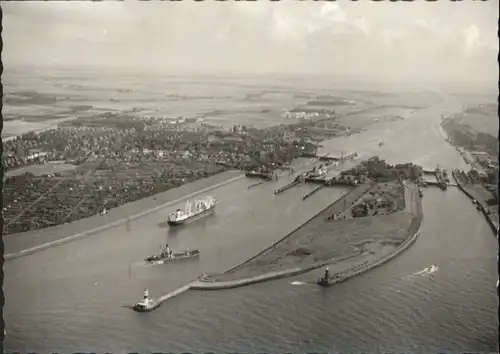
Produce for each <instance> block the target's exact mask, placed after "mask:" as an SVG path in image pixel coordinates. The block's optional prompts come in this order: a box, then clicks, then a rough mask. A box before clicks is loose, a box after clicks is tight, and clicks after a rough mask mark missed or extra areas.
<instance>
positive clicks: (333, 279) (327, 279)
mask: <svg viewBox="0 0 500 354" xmlns="http://www.w3.org/2000/svg"><path fill="white" fill-rule="evenodd" d="M341 281H342V278H341V277H339V276H338V275H333V276H331V275H330V271H329V269H328V268H326V269H325V275H323V276H322V277H321V278H319V279H318V285H320V286H330V285H333V284H337V283H340V282H341Z"/></svg>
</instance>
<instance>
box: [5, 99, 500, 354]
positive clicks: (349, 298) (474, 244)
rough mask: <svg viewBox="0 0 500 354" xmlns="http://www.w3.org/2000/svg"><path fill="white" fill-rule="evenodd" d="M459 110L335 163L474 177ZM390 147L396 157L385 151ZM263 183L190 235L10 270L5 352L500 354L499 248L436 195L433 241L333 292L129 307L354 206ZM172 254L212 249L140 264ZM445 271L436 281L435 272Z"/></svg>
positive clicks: (210, 296) (134, 241) (430, 198)
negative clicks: (333, 207) (405, 165)
mask: <svg viewBox="0 0 500 354" xmlns="http://www.w3.org/2000/svg"><path fill="white" fill-rule="evenodd" d="M459 108H460V107H459V105H457V103H456V102H455V101H452V100H445V101H443V103H442V104H441V105H439V106H436V107H433V108H430V109H427V110H425V111H421V112H419V113H418V114H415V115H414V116H412V117H410V118H408V119H407V120H404V121H398V122H391V123H380V124H379V125H376V126H374V127H372V128H371V129H370V131H367V132H363V133H361V134H357V135H352V136H350V137H347V138H341V139H335V140H333V141H331V142H327V143H325V144H324V145H325V150H326V151H328V149H329V148H330V149H333V148H335V150H336V151H338V149H339V148H340V149H345V150H348V151H353V150H354V151H358V152H360V153H361V154H362V155H363V157H367V156H370V155H373V154H378V155H379V156H382V157H385V158H387V159H388V160H389V161H391V162H392V161H394V162H398V161H407V160H408V159H410V160H412V161H414V162H417V163H421V164H424V165H425V166H426V167H431V168H432V167H434V166H435V165H436V164H440V165H441V166H444V167H447V168H452V167H462V168H463V167H464V165H463V162H462V160H461V158H460V155H459V154H458V153H457V152H456V150H455V149H454V148H453V147H451V146H449V145H448V144H447V143H446V142H445V141H444V140H443V137H442V135H441V134H442V132H440V130H439V119H440V116H441V114H443V113H448V112H449V110H456V109H459ZM381 140H383V141H385V145H384V146H382V147H379V146H378V144H377V143H378V141H381ZM254 182H255V181H249V180H239V181H236V182H234V183H231V184H229V185H226V186H223V187H221V188H219V189H218V190H215V191H213V192H212V193H213V194H214V195H215V197H216V198H217V199H219V200H220V203H219V205H218V207H217V210H216V213H215V214H214V215H213V216H210V217H207V218H206V219H204V220H202V221H200V222H197V223H193V224H191V225H188V226H187V227H184V228H181V229H178V230H177V231H173V230H172V229H168V228H166V227H164V225H162V221H163V220H164V219H165V211H162V212H158V213H153V214H150V215H148V216H146V217H144V218H142V219H139V220H137V221H133V222H131V224H130V225H129V226H128V227H126V226H122V227H117V228H114V229H111V230H108V231H105V232H103V233H101V234H99V235H95V236H91V237H88V238H85V239H81V240H78V241H75V242H72V243H68V244H65V245H62V246H59V247H55V248H51V249H48V250H44V251H41V252H38V253H35V254H32V255H29V256H26V257H22V258H19V259H14V260H12V261H8V262H7V263H5V264H4V273H5V279H4V292H5V298H6V303H5V308H4V319H5V322H6V326H7V338H6V341H5V343H4V344H5V348H6V349H7V350H9V351H14V350H15V351H19V352H29V351H36V352H48V351H53V352H55V351H57V352H59V353H62V352H64V353H66V352H77V351H78V352H84V351H87V352H90V351H94V352H105V351H112V352H133V351H141V352H154V351H164V352H165V351H173V352H179V351H190V352H201V351H203V352H207V351H215V352H228V351H231V352H236V351H251V352H255V351H268V352H271V351H272V352H276V351H279V352H282V351H287V350H288V351H293V352H299V351H300V352H302V351H321V350H322V351H329V352H333V351H349V352H361V351H365V352H372V351H375V350H377V351H401V352H437V351H441V352H442V351H445V350H446V351H457V352H458V351H465V350H475V351H482V352H486V351H494V350H496V349H497V347H498V336H497V328H498V320H497V296H496V289H495V284H496V280H497V260H496V255H497V252H498V249H497V247H498V246H497V240H496V239H495V237H494V236H493V234H492V231H491V230H490V229H489V227H488V225H487V224H486V222H485V220H484V218H483V216H482V215H481V214H480V213H478V212H477V211H476V209H475V208H474V206H473V205H472V204H471V202H470V201H469V200H468V199H467V197H466V196H464V195H463V194H462V193H461V192H460V191H458V190H457V189H456V188H449V190H448V191H446V192H442V191H441V190H439V189H437V188H436V189H433V188H429V189H427V190H425V191H424V193H425V196H424V201H423V202H424V215H425V217H424V225H423V229H422V232H421V234H420V236H419V238H418V240H417V242H416V243H415V245H414V246H412V247H411V248H410V249H409V250H408V251H407V252H405V253H403V254H402V255H401V256H400V257H398V258H396V259H394V260H393V261H391V262H389V263H388V264H386V265H384V266H382V267H380V268H378V269H376V270H374V271H372V272H369V273H366V274H364V275H361V276H359V277H357V278H353V279H352V280H350V281H348V282H346V283H343V284H340V285H338V286H335V287H333V288H330V289H322V288H319V287H317V286H315V285H314V284H311V282H314V281H315V279H316V278H317V276H318V274H317V273H316V274H315V273H310V274H307V275H303V276H300V277H298V278H296V279H284V280H280V281H274V282H268V283H263V284H258V285H253V286H249V287H244V288H240V289H234V290H226V291H216V292H197V291H189V292H187V293H185V294H183V295H181V296H179V297H177V298H175V299H173V300H170V301H168V302H166V303H164V304H163V305H162V306H161V307H160V308H158V309H157V310H156V311H154V312H152V313H149V314H139V313H135V312H133V311H131V310H130V309H128V308H126V307H124V306H125V305H131V304H132V303H134V302H136V301H137V300H138V299H140V298H141V296H142V290H143V288H144V287H148V288H149V290H150V293H151V294H152V295H153V296H154V295H160V294H163V293H165V292H166V291H167V290H169V289H174V288H176V287H179V286H181V285H184V284H186V283H188V282H189V281H190V280H192V279H193V278H195V277H196V276H198V275H199V274H200V273H202V272H221V271H224V270H226V269H228V268H230V267H232V266H234V265H236V264H238V263H240V262H242V261H243V260H245V259H247V258H249V257H250V256H252V255H254V254H255V253H257V252H259V251H260V250H262V249H263V248H265V247H267V246H268V245H269V244H270V243H272V242H273V241H275V240H277V239H279V238H281V237H282V236H283V235H285V234H286V233H287V232H289V231H291V230H292V229H294V228H295V227H296V226H298V225H299V224H300V223H302V222H303V221H305V220H306V219H308V218H309V217H311V216H312V215H313V214H315V213H316V212H318V211H319V210H320V209H322V208H323V207H324V206H326V205H327V204H328V203H330V202H331V201H333V200H334V199H336V198H338V197H339V196H340V195H341V194H342V193H343V192H344V190H341V189H325V190H323V191H321V192H319V193H316V194H315V195H313V196H312V197H311V198H309V199H307V200H306V201H302V196H303V195H304V194H306V193H307V192H308V191H310V190H312V189H313V188H314V186H309V185H306V186H300V187H296V188H293V189H291V190H289V191H287V192H285V193H283V194H282V195H279V196H275V195H273V193H272V191H273V190H274V189H275V188H276V186H278V185H281V184H283V183H285V181H284V180H281V181H279V182H276V183H270V184H264V185H262V186H259V187H256V188H253V189H250V190H248V189H247V186H248V185H250V184H252V183H254ZM175 207H176V206H173V207H172V208H171V209H175ZM165 242H168V243H169V244H170V246H171V247H172V248H174V249H185V248H191V247H197V248H200V249H201V251H202V255H201V258H200V260H199V261H185V262H183V263H180V264H171V265H168V266H153V267H151V266H144V265H143V264H142V262H140V260H141V259H143V258H144V257H146V256H148V255H149V254H151V253H153V252H155V251H157V249H158V248H159V246H160V244H161V243H165ZM431 265H435V266H436V267H434V268H432V271H430V272H425V271H424V272H421V271H422V270H424V269H425V268H426V267H429V266H431ZM419 272H420V273H419ZM417 273H419V274H417ZM292 283H293V284H292Z"/></svg>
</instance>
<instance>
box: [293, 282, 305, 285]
mask: <svg viewBox="0 0 500 354" xmlns="http://www.w3.org/2000/svg"><path fill="white" fill-rule="evenodd" d="M290 284H291V285H306V284H307V283H305V282H303V281H292V282H291V283H290Z"/></svg>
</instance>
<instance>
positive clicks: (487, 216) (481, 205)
mask: <svg viewBox="0 0 500 354" xmlns="http://www.w3.org/2000/svg"><path fill="white" fill-rule="evenodd" d="M452 175H453V179H455V182H456V183H457V187H458V189H460V190H461V191H462V192H463V193H464V194H465V195H466V196H467V197H469V198H470V199H471V200H476V201H477V206H478V207H479V210H480V211H481V213H483V215H484V217H485V219H486V222H487V223H488V225H490V227H491V230H492V231H493V234H494V235H495V236H496V237H497V238H498V225H497V224H496V223H495V221H494V220H493V218H492V217H491V214H489V213H488V207H487V204H486V201H485V200H482V198H479V197H475V196H474V195H473V192H472V191H470V190H469V188H468V187H467V184H466V183H464V181H463V180H462V178H460V176H459V175H458V174H457V173H456V172H455V171H453V172H452Z"/></svg>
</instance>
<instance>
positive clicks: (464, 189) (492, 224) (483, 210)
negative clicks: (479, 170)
mask: <svg viewBox="0 0 500 354" xmlns="http://www.w3.org/2000/svg"><path fill="white" fill-rule="evenodd" d="M443 122H444V119H441V122H440V124H439V129H440V130H441V131H442V132H443V133H444V134H445V137H444V138H445V141H446V142H447V143H448V144H450V145H451V146H453V147H454V148H455V149H456V150H457V151H458V152H459V153H460V156H461V157H462V159H463V161H464V162H465V163H466V164H467V165H468V166H469V167H470V168H474V166H473V165H472V164H471V162H470V161H468V160H467V159H466V158H465V156H463V153H462V151H461V150H465V149H464V148H461V147H459V146H458V145H455V144H454V143H453V140H452V139H451V137H450V134H448V132H447V131H446V129H445V128H444V127H443ZM465 151H466V150H465ZM451 174H452V176H453V179H454V180H455V182H456V184H457V187H458V189H460V191H462V192H463V193H464V194H465V195H466V196H467V197H469V198H470V199H471V200H477V201H478V205H479V208H480V210H481V213H483V215H484V217H485V219H486V222H487V223H488V225H489V226H490V227H491V230H492V231H493V234H494V235H495V237H496V238H497V239H498V234H499V225H498V224H497V225H495V222H494V221H493V219H492V218H491V215H490V214H488V213H487V211H486V208H485V207H484V205H483V203H480V201H479V200H478V199H476V198H474V196H473V195H472V193H470V192H469V191H468V190H467V185H465V184H463V183H462V182H461V181H460V179H459V178H457V175H456V173H455V171H452V173H451ZM481 202H484V201H481Z"/></svg>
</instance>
